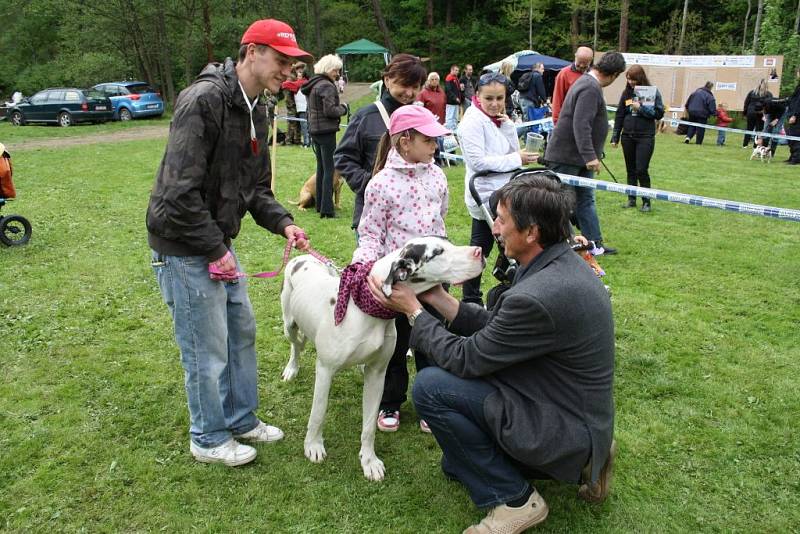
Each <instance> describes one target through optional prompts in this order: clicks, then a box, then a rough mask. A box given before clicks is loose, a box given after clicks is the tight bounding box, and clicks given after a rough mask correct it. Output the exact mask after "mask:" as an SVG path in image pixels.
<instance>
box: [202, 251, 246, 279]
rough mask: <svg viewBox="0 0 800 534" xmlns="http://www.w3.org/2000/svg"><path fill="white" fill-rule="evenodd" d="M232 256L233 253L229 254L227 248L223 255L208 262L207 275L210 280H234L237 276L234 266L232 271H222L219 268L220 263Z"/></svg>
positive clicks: (222, 263)
mask: <svg viewBox="0 0 800 534" xmlns="http://www.w3.org/2000/svg"><path fill="white" fill-rule="evenodd" d="M232 258H233V254H231V251H230V250H229V251H228V252H226V253H225V255H224V256H222V257H221V258H220V259H218V260H217V261H213V262H211V263H209V264H208V276H209V277H210V278H211V279H212V280H223V281H226V282H228V281H231V280H236V279H237V278H239V273H238V272H236V269H235V268H234V269H233V270H232V271H223V270H222V269H221V268H220V266H221V265H224V264H225V263H226V262H227V261H229V260H231V259H232ZM234 265H235V263H234Z"/></svg>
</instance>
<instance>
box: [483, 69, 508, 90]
mask: <svg viewBox="0 0 800 534" xmlns="http://www.w3.org/2000/svg"><path fill="white" fill-rule="evenodd" d="M494 82H498V83H502V84H505V83H508V78H506V77H505V76H504V75H503V74H500V73H499V72H487V73H486V74H484V75H483V76H481V77H480V78H479V79H478V87H481V86H483V85H489V84H490V83H494Z"/></svg>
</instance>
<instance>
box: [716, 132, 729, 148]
mask: <svg viewBox="0 0 800 534" xmlns="http://www.w3.org/2000/svg"><path fill="white" fill-rule="evenodd" d="M726 133H727V132H726V131H724V130H717V146H722V145H724V144H725V134H726Z"/></svg>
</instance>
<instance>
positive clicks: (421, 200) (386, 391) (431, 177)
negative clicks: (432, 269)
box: [353, 106, 450, 432]
mask: <svg viewBox="0 0 800 534" xmlns="http://www.w3.org/2000/svg"><path fill="white" fill-rule="evenodd" d="M449 133H450V131H449V130H447V129H446V128H445V127H444V126H442V125H441V124H439V122H438V121H437V119H436V117H435V116H434V115H433V114H432V113H431V112H430V111H428V110H427V109H425V108H423V107H421V106H402V107H400V108H398V109H397V110H396V111H395V112H394V113H392V117H391V119H390V122H389V131H388V132H387V133H385V134H384V135H383V138H382V139H381V142H380V145H379V146H378V153H377V155H376V157H375V167H374V168H373V173H372V174H373V176H372V179H371V180H370V181H369V183H368V184H367V187H366V190H365V193H364V212H363V214H362V215H361V220H360V222H359V224H358V248H357V249H356V251H355V252H354V253H353V263H367V262H374V261H375V260H377V259H379V258H382V257H383V256H385V255H386V254H388V253H389V252H391V251H393V250H395V249H398V248H400V247H402V246H403V245H405V244H406V241H408V240H409V239H412V238H414V237H421V236H426V235H438V236H444V235H446V232H445V227H444V217H445V215H446V214H447V201H448V192H447V178H445V175H444V173H443V172H442V170H441V169H440V168H439V167H437V166H436V165H435V164H434V163H433V154H434V152H435V151H436V138H437V137H440V136H442V135H447V134H449ZM395 326H396V328H397V344H396V345H395V349H394V354H393V355H392V359H391V360H390V362H389V367H388V368H387V369H386V378H385V381H384V388H383V398H382V399H381V407H380V412H379V413H378V421H377V424H378V429H379V430H381V431H383V432H394V431H396V430H397V429H398V427H399V426H400V405H402V404H403V402H405V400H406V390H407V389H408V369H407V367H406V353H407V352H408V341H409V335H410V332H411V327H410V325H409V324H408V319H407V318H406V316H405V315H401V316H399V317H397V319H395ZM414 359H415V363H416V366H417V370H420V369H421V368H423V367H426V366H427V358H426V357H425V355H424V354H422V353H416V354H415V355H414ZM420 428H421V429H422V430H423V431H424V432H430V429H428V425H427V424H426V423H425V421H420Z"/></svg>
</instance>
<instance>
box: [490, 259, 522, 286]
mask: <svg viewBox="0 0 800 534" xmlns="http://www.w3.org/2000/svg"><path fill="white" fill-rule="evenodd" d="M518 266H519V264H518V263H517V261H516V260H512V259H509V258H507V257H506V255H505V254H502V253H501V254H498V255H497V259H496V260H495V262H494V267H493V268H492V276H494V277H495V278H497V280H499V281H500V282H502V283H503V284H511V282H513V281H514V275H515V274H516V273H517V267H518Z"/></svg>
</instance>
